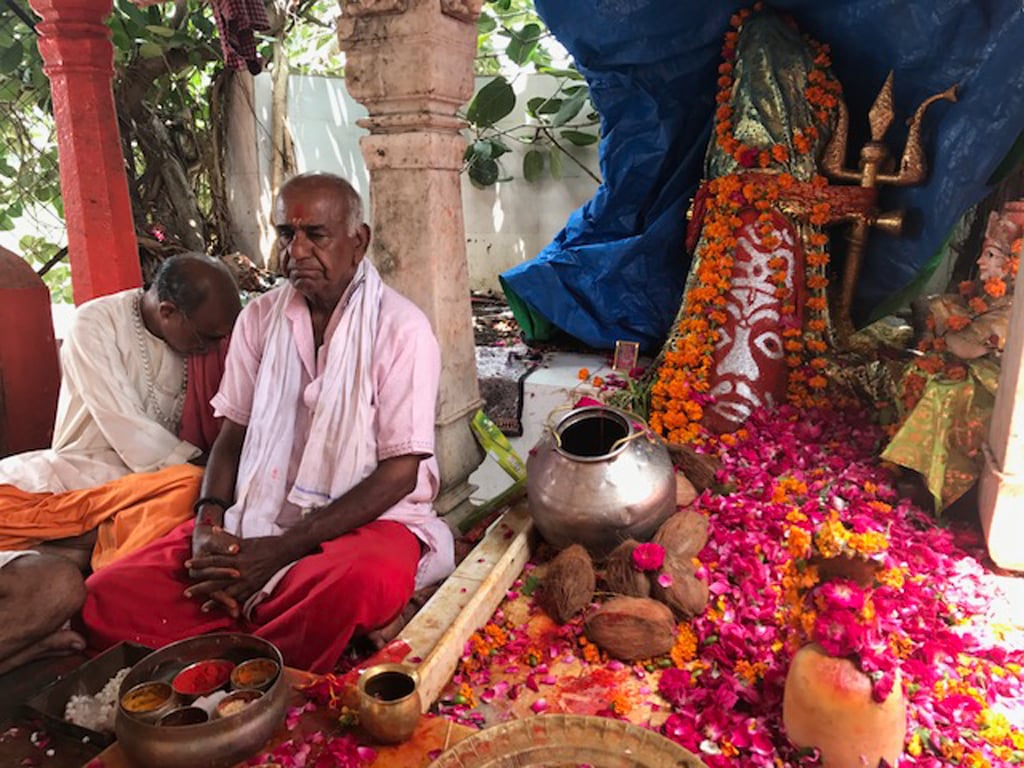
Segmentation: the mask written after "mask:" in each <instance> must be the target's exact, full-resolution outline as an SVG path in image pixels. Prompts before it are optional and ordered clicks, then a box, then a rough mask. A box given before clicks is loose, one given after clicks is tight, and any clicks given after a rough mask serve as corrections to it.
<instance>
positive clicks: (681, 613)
mask: <svg viewBox="0 0 1024 768" xmlns="http://www.w3.org/2000/svg"><path fill="white" fill-rule="evenodd" d="M659 576H660V577H661V578H664V577H666V576H667V577H668V579H669V583H668V585H667V586H662V585H661V584H660V583H659V582H658V578H659ZM650 579H651V597H653V598H654V599H655V600H657V601H658V602H661V603H664V604H665V605H667V606H668V607H669V608H671V609H672V613H674V614H675V615H676V616H678V617H679V618H681V619H690V618H693V617H694V616H699V615H700V614H702V613H704V609H705V608H707V607H708V597H709V592H708V585H707V584H705V583H704V582H703V581H701V580H700V579H699V578H697V574H696V573H695V572H694V569H693V566H692V565H691V564H690V563H688V562H686V561H682V560H679V559H678V558H675V557H672V556H667V557H666V558H665V562H664V563H663V564H662V566H661V574H660V575H659V574H653V573H652V574H651V575H650Z"/></svg>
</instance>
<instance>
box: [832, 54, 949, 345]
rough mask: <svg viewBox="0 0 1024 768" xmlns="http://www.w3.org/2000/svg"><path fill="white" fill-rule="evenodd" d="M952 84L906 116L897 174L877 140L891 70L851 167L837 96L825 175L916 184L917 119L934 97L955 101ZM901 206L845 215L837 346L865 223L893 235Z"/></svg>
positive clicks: (872, 183)
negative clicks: (866, 136)
mask: <svg viewBox="0 0 1024 768" xmlns="http://www.w3.org/2000/svg"><path fill="white" fill-rule="evenodd" d="M956 89H957V86H955V85H953V86H950V87H949V88H947V89H946V90H945V91H943V92H942V93H937V94H935V95H934V96H930V97H928V98H927V99H925V100H924V101H923V102H921V106H919V107H918V108H917V111H916V112H914V116H913V117H912V118H911V119H910V120H909V121H908V124H909V126H910V129H909V131H908V133H907V144H906V146H905V147H904V149H903V158H902V159H901V161H900V169H899V173H896V174H893V173H892V165H893V162H892V160H893V158H892V156H891V154H890V153H889V148H888V147H887V146H886V145H885V144H883V143H882V137H883V136H885V132H886V131H887V130H889V126H890V125H891V124H892V120H893V116H894V111H893V105H892V101H893V99H892V72H890V73H889V76H888V77H887V78H886V79H885V85H883V86H882V90H881V91H879V93H878V96H877V98H876V99H875V103H874V104H872V105H871V109H870V110H869V111H868V122H869V123H870V125H871V141H869V142H867V143H866V144H865V145H864V146H863V147H862V148H861V150H860V164H859V167H858V168H857V169H856V170H852V169H848V168H844V167H843V164H844V163H845V161H846V145H847V139H848V131H849V122H850V116H849V113H848V112H847V111H846V105H845V104H844V103H843V100H842V99H840V100H839V123H838V125H837V126H836V130H835V132H834V133H833V134H832V137H831V138H830V139H829V143H828V145H827V146H826V147H825V153H824V157H823V158H822V168H823V170H824V171H825V173H826V174H828V175H829V176H830V177H831V178H833V179H838V180H842V181H856V182H858V183H859V184H860V186H862V187H867V188H871V189H874V188H877V187H878V186H879V185H880V184H890V185H893V186H897V187H909V186H912V185H914V184H920V183H921V182H922V181H924V178H925V175H926V174H927V163H926V162H925V158H924V148H923V147H922V143H921V120H922V118H923V117H924V113H925V110H926V109H928V107H929V106H930V105H931V104H932V103H934V102H936V101H938V100H940V99H945V100H946V101H953V102H955V101H956ZM903 215H904V212H903V211H885V212H880V211H877V210H871V211H868V212H867V213H854V214H851V215H850V216H849V217H848V218H847V221H850V222H851V223H852V226H851V227H850V232H849V234H848V235H847V240H848V242H849V248H848V250H847V254H846V264H845V265H844V267H843V283H842V288H841V291H840V294H839V302H838V306H837V308H836V309H837V312H836V314H837V318H836V331H837V333H838V336H839V345H840V347H842V348H846V347H848V346H849V339H850V336H851V335H852V334H853V330H854V328H853V319H852V318H851V316H850V311H851V307H852V305H853V294H854V289H855V288H856V287H857V277H858V275H859V274H860V267H861V262H862V261H863V259H864V247H865V244H866V243H867V238H868V231H869V230H870V228H871V227H877V228H878V229H881V230H882V231H884V232H888V233H889V234H892V235H895V236H899V234H900V232H901V230H902V228H903Z"/></svg>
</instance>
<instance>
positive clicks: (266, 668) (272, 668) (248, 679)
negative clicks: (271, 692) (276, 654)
mask: <svg viewBox="0 0 1024 768" xmlns="http://www.w3.org/2000/svg"><path fill="white" fill-rule="evenodd" d="M280 672H281V665H280V664H278V663H277V662H276V661H274V660H273V659H249V660H248V661H243V662H242V663H241V664H239V665H238V666H237V667H235V668H234V669H233V670H232V671H231V687H232V688H234V689H235V690H239V691H245V690H256V691H265V690H267V689H268V688H269V687H270V686H271V685H273V684H274V681H275V680H276V679H277V676H278V674H280Z"/></svg>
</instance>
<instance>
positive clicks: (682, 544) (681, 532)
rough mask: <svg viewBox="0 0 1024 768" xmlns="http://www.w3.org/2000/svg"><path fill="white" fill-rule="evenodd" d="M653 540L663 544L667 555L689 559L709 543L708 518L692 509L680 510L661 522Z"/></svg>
mask: <svg viewBox="0 0 1024 768" xmlns="http://www.w3.org/2000/svg"><path fill="white" fill-rule="evenodd" d="M653 541H654V542H655V543H656V544H661V546H663V547H664V548H665V553H666V554H667V555H669V556H672V557H676V558H678V559H680V560H689V559H690V558H692V557H696V556H697V555H698V554H699V553H700V551H701V550H702V549H704V545H705V544H707V543H708V519H707V518H706V517H705V516H704V515H702V514H700V513H699V512H694V511H693V510H692V509H684V510H680V511H679V512H676V513H675V514H674V515H670V516H669V518H668V519H667V520H666V521H665V522H664V523H662V524H661V527H660V528H659V529H658V531H657V533H655V534H654V539H653Z"/></svg>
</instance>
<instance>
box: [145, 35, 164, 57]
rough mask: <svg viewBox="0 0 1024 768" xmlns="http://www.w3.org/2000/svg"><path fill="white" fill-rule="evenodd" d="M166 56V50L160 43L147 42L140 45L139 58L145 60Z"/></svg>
mask: <svg viewBox="0 0 1024 768" xmlns="http://www.w3.org/2000/svg"><path fill="white" fill-rule="evenodd" d="M163 55H164V48H163V46H162V45H160V44H159V43H152V42H150V41H149V40H147V41H146V42H144V43H139V56H141V57H142V58H144V59H156V58H159V57H160V56H163Z"/></svg>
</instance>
